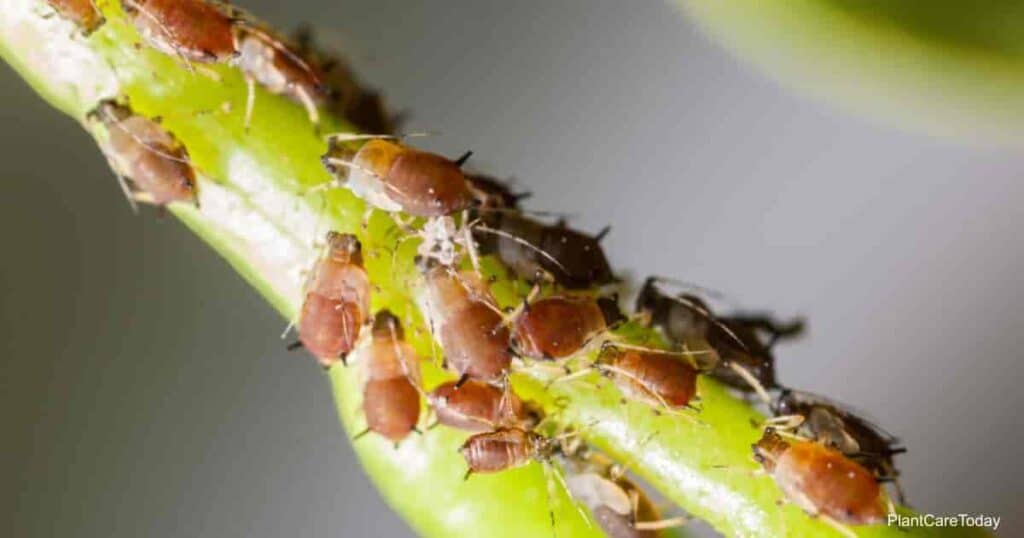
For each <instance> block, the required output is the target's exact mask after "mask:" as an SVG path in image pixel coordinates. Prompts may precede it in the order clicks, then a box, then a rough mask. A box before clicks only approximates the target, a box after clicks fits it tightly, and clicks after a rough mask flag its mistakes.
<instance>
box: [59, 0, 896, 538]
mask: <svg viewBox="0 0 1024 538" xmlns="http://www.w3.org/2000/svg"><path fill="white" fill-rule="evenodd" d="M122 3H123V6H124V8H125V12H126V14H127V15H128V16H129V18H130V19H131V21H132V22H133V23H134V25H135V26H136V28H137V29H138V30H139V33H140V35H141V36H142V37H143V39H144V41H145V42H146V43H147V44H148V45H150V46H151V47H153V48H154V49H156V50H159V51H161V52H164V53H166V54H170V55H173V56H175V57H177V58H180V59H181V60H182V61H184V62H185V63H186V64H189V65H191V63H192V62H196V63H230V64H232V65H236V66H237V67H239V68H240V69H241V70H242V71H243V72H244V73H245V75H246V77H247V80H248V81H249V82H250V94H249V110H250V111H251V106H252V98H253V93H252V85H254V84H259V85H261V86H263V87H265V88H266V89H268V90H269V91H271V92H273V93H277V94H280V95H284V96H287V97H289V98H292V99H294V100H296V101H297V102H299V103H301V104H302V105H303V106H304V107H305V108H306V109H307V111H308V113H309V116H310V119H311V120H312V121H314V122H317V121H318V117H319V116H318V111H317V107H318V106H319V105H321V104H323V103H324V102H325V99H326V98H327V97H328V93H329V92H328V89H327V85H326V84H325V83H324V82H323V81H324V80H326V79H325V77H324V72H325V70H324V69H323V65H322V64H319V63H318V62H316V61H314V60H313V59H312V58H313V56H314V55H313V54H311V52H310V47H309V46H308V41H306V43H307V44H306V45H303V46H301V47H292V46H290V45H287V44H286V43H285V41H284V40H283V39H281V38H279V37H277V36H275V35H274V34H272V33H271V32H270V31H269V30H267V29H265V28H264V27H263V26H261V25H258V24H256V23H254V22H252V21H251V20H250V19H249V18H248V17H244V16H242V14H240V13H239V12H237V11H236V10H234V9H233V8H229V7H227V6H226V5H224V4H220V3H215V2H211V1H205V0H123V2H122ZM50 5H51V6H52V7H53V9H54V10H55V11H56V12H57V13H58V14H60V15H61V16H62V17H65V18H67V19H69V20H72V21H74V22H75V23H76V24H78V26H79V27H80V29H81V31H82V33H83V34H84V35H88V34H89V33H91V32H93V31H95V30H96V29H97V28H98V27H99V26H100V25H101V24H103V15H102V13H101V12H100V10H99V9H97V8H96V5H95V4H94V3H93V2H92V1H90V0H85V1H56V0H50ZM340 78H341V79H342V80H341V83H340V86H341V87H342V88H344V91H345V92H346V98H345V99H347V102H352V103H357V102H362V103H364V105H365V103H378V104H379V101H377V100H376V98H375V96H373V95H372V94H368V93H365V92H363V91H362V90H360V89H359V87H358V86H357V85H355V83H354V82H352V80H351V77H349V76H348V75H347V71H342V75H340ZM360 106H363V105H360ZM370 109H372V110H369V111H368V113H367V115H366V116H365V117H366V118H367V122H368V123H372V124H374V125H376V126H378V127H380V126H384V125H386V124H387V121H386V119H385V118H386V116H385V115H383V114H382V113H379V112H380V107H379V106H377V105H372V106H370ZM351 112H352V111H351V110H349V111H348V112H347V113H351ZM364 112H366V110H364ZM247 118H248V114H247ZM87 120H88V121H89V122H91V123H93V124H95V125H97V126H99V127H102V131H103V132H104V134H103V135H102V136H100V139H101V142H100V144H101V147H102V149H103V152H104V154H105V155H106V156H107V159H108V161H109V162H110V165H111V168H112V169H113V170H114V172H115V173H116V174H117V176H118V177H119V179H120V181H121V185H122V187H123V188H124V190H125V193H126V195H127V196H128V197H129V199H130V200H132V201H133V202H134V201H141V202H146V203H151V204H156V205H165V204H168V203H173V202H192V203H195V202H196V200H197V197H196V189H197V185H196V173H195V170H194V168H193V166H192V164H191V162H190V160H189V156H188V152H187V150H186V149H185V147H184V146H183V145H182V143H181V142H179V141H178V140H177V139H176V138H175V137H174V135H173V134H171V133H170V132H168V131H167V130H166V129H164V128H163V127H162V126H161V124H160V121H159V118H149V117H145V116H144V115H141V114H138V113H136V112H134V111H133V110H132V109H131V107H130V106H129V105H128V103H127V102H123V101H120V102H119V101H115V100H104V101H102V102H100V103H98V104H97V106H96V107H95V108H94V109H93V110H92V111H91V112H90V113H89V114H88V115H87ZM247 121H248V120H247ZM328 140H329V141H328V144H327V147H326V152H325V154H324V156H323V159H322V160H323V165H324V166H325V168H326V169H327V171H328V172H329V173H331V174H332V175H333V176H334V180H333V181H331V182H330V183H328V184H326V186H325V187H326V188H341V187H344V188H348V189H350V190H351V191H352V192H353V193H355V194H356V195H358V196H359V197H361V198H362V199H363V200H364V201H365V202H367V204H368V205H369V206H370V208H371V209H375V210H380V211H384V212H387V213H393V214H404V215H406V216H408V217H413V219H412V220H411V221H409V222H404V221H402V222H400V226H399V229H400V230H404V231H406V232H410V233H411V234H415V235H419V236H420V237H421V238H422V239H423V240H424V242H425V243H426V242H427V237H428V234H426V233H425V232H424V230H426V229H428V228H430V229H432V230H434V232H432V234H433V235H431V236H430V240H431V241H434V242H439V243H443V244H445V245H447V247H446V248H447V251H446V252H448V254H447V255H445V256H438V255H434V254H433V253H434V252H435V251H434V250H432V249H427V250H422V249H421V253H424V252H425V253H426V254H425V255H423V256H422V259H420V260H419V261H420V263H419V268H420V275H419V281H418V283H417V284H416V286H415V287H416V289H417V290H418V292H417V297H416V299H417V302H418V304H419V305H420V309H421V313H422V315H423V317H424V319H425V320H426V322H427V325H428V327H429V329H430V331H431V334H432V335H433V337H434V338H435V340H437V341H438V342H439V344H440V348H441V350H442V352H443V357H444V362H443V365H444V368H445V369H446V370H448V371H449V372H450V373H451V379H450V380H448V381H445V382H443V383H441V384H439V385H437V386H435V387H433V388H431V389H427V388H424V387H423V385H422V383H423V382H422V377H421V374H420V365H421V361H422V360H423V359H422V358H421V357H420V356H419V355H418V354H417V352H416V350H415V349H414V348H413V346H412V345H410V344H409V343H408V342H407V341H406V339H405V331H404V329H403V326H402V323H401V321H400V320H399V318H398V317H396V316H395V315H393V314H392V313H390V312H388V311H387V310H379V311H377V312H373V311H372V304H373V303H372V300H371V299H372V297H371V296H372V294H373V285H372V283H371V281H370V277H369V275H368V274H367V271H366V269H365V268H364V265H363V253H362V246H361V243H360V241H359V239H358V238H357V236H356V235H353V234H351V233H340V232H329V233H328V234H327V237H326V246H325V247H324V251H323V253H322V254H321V256H320V258H319V259H318V260H317V261H316V264H315V266H314V267H312V268H311V272H310V274H309V278H308V281H307V284H306V286H305V289H304V290H303V293H304V295H303V302H302V308H301V312H300V315H299V318H298V320H297V328H298V334H299V343H298V345H301V346H302V347H304V348H305V349H306V350H308V351H309V352H310V353H311V354H312V355H313V356H315V357H316V359H317V360H318V361H319V363H320V364H321V365H322V366H324V367H327V368H329V367H333V366H335V365H336V364H337V363H339V362H341V363H345V364H348V363H349V362H351V363H352V364H354V365H357V366H358V367H359V368H361V369H362V370H363V372H364V373H365V375H364V378H365V382H364V384H363V389H362V390H363V394H362V397H363V413H364V416H365V419H366V432H372V433H374V434H376V435H379V436H381V437H383V438H385V439H387V440H389V441H391V442H393V443H395V444H398V443H400V442H402V441H403V440H404V439H406V438H407V437H408V436H409V435H410V434H412V433H413V432H419V431H422V429H421V428H420V423H421V421H422V420H423V419H424V418H425V414H424V413H423V412H422V409H421V406H422V404H423V402H426V403H427V404H428V406H429V408H430V410H431V411H430V414H432V415H433V417H434V424H433V425H432V426H431V427H433V426H442V427H449V428H454V429H457V430H461V431H465V432H467V434H468V435H469V436H468V437H467V439H466V440H465V442H464V444H463V445H462V447H461V448H460V453H461V454H462V456H463V457H464V458H465V460H466V464H467V477H469V476H470V475H471V474H474V473H493V472H500V471H503V470H507V469H511V468H514V467H519V466H522V465H526V464H528V463H530V462H533V461H540V462H543V463H545V465H548V464H550V463H551V462H557V463H558V464H559V465H560V466H561V468H562V469H563V471H562V473H556V474H557V476H559V477H560V480H562V481H563V482H564V483H565V485H566V486H567V487H568V489H569V491H570V492H571V493H572V495H573V496H574V497H575V498H576V499H577V500H579V501H580V502H581V503H582V504H583V505H585V506H586V507H587V508H589V509H590V511H591V512H592V514H593V516H594V519H595V521H596V522H597V523H598V524H599V525H600V526H601V528H602V529H603V530H604V531H605V532H606V533H607V534H608V535H609V536H613V537H616V538H626V537H640V536H652V535H653V534H652V533H654V532H656V531H657V530H659V529H662V528H665V527H667V526H670V525H673V524H678V523H679V522H680V521H679V520H678V519H667V520H664V519H661V517H660V515H659V514H658V511H657V509H656V508H655V507H654V505H653V504H652V503H651V502H650V501H649V499H647V497H646V496H645V495H644V494H643V492H642V491H641V489H640V488H639V487H637V486H636V485H635V484H633V483H632V482H630V481H629V479H628V478H627V477H625V476H624V475H623V474H622V473H621V472H620V471H619V470H617V468H616V467H615V466H613V465H612V464H611V463H610V462H608V461H606V460H605V459H603V457H602V456H601V455H600V454H597V453H593V452H591V451H590V450H588V449H587V448H586V447H585V446H583V445H582V444H581V443H580V442H579V440H578V436H579V433H564V432H562V433H558V432H556V433H551V432H550V428H544V427H542V425H543V424H544V423H546V422H548V421H549V419H550V418H551V417H548V418H545V417H544V416H543V413H542V412H541V411H540V410H539V409H538V408H536V407H535V406H534V405H532V404H531V403H530V402H525V401H522V400H521V399H520V398H519V397H518V396H517V395H516V394H515V392H514V390H513V388H512V385H511V383H510V381H509V374H510V372H511V371H512V370H513V369H514V368H516V367H518V366H517V365H520V364H529V363H542V364H543V363H554V364H556V365H558V366H561V367H562V368H564V369H565V370H566V373H565V376H564V378H563V379H561V380H568V379H571V378H573V377H575V376H581V375H582V374H585V373H586V372H588V371H591V370H596V371H597V372H599V373H601V374H602V375H603V376H605V377H607V378H609V379H610V380H611V381H612V382H613V383H614V385H615V386H616V387H617V388H618V389H619V391H620V392H621V393H622V394H623V396H624V398H626V399H628V400H630V401H636V402H641V403H644V404H647V405H649V406H650V407H652V408H653V409H654V410H656V411H658V412H661V411H668V412H673V413H674V412H679V411H682V410H684V409H690V410H694V409H696V406H695V405H694V403H695V402H696V401H697V399H698V383H697V380H698V377H699V376H702V375H703V376H707V377H710V378H713V379H716V380H718V381H720V382H721V383H723V384H725V385H727V386H728V387H730V388H732V389H735V390H737V391H739V392H741V393H743V394H745V395H748V396H749V395H756V396H757V397H759V398H760V400H761V401H762V402H763V403H764V405H765V406H766V409H767V410H768V411H769V412H770V414H771V415H772V416H771V418H768V419H767V420H766V421H765V424H764V428H763V436H762V437H761V439H760V440H759V441H758V442H756V443H755V444H754V445H753V447H752V448H753V458H754V459H755V460H756V461H757V462H758V463H760V464H761V465H762V466H763V467H764V470H765V471H766V472H767V473H769V474H771V475H772V476H773V477H774V479H775V480H776V482H777V483H778V485H779V487H780V489H781V490H782V492H783V493H784V495H785V496H786V498H787V499H789V500H790V501H792V502H794V503H795V504H797V505H799V506H800V507H801V508H802V509H804V510H805V511H807V512H808V513H810V514H812V515H814V516H817V517H821V518H823V519H825V520H827V521H829V522H831V523H833V524H834V525H836V526H837V527H838V528H841V529H845V527H844V525H861V524H872V523H877V522H879V521H881V520H882V518H883V517H884V515H885V512H886V510H887V509H890V508H887V498H886V495H885V493H884V492H883V490H882V488H881V487H880V484H883V483H887V482H892V483H895V481H896V479H897V478H898V476H899V472H898V471H897V469H896V466H895V465H894V462H893V457H894V456H895V455H897V454H900V453H902V452H903V451H904V449H903V448H902V447H899V446H898V441H897V440H896V439H895V438H894V437H892V436H891V435H889V434H887V433H885V432H883V431H882V430H881V429H879V428H877V427H876V426H874V425H872V424H871V423H870V422H868V421H867V420H865V419H863V418H861V417H859V416H857V415H856V414H855V413H853V412H851V411H849V410H847V409H845V408H844V407H843V406H841V405H839V404H836V403H834V402H830V401H828V400H826V399H825V398H822V397H820V396H815V395H812V394H809V393H805V392H800V391H795V390H791V389H788V388H785V387H783V386H782V385H780V384H779V382H778V381H777V379H776V374H775V359H774V356H773V353H772V348H773V347H774V345H775V344H776V343H777V342H779V341H782V340H784V339H787V338H791V337H794V336H797V335H798V334H799V333H800V332H801V330H802V328H803V325H802V322H800V321H792V322H787V323H780V322H778V321H776V320H774V319H773V318H771V317H770V316H764V315H747V314H742V313H740V314H730V315H722V316H720V315H718V314H716V313H715V312H713V311H712V309H711V308H710V307H709V306H708V304H707V302H706V301H705V299H704V298H702V297H701V296H699V294H698V293H689V292H687V293H680V294H671V293H669V292H666V291H665V290H664V288H663V286H664V283H663V282H662V281H660V280H658V279H655V278H650V279H648V280H647V281H646V282H645V283H644V286H643V288H642V290H641V291H640V293H639V296H638V297H637V299H636V308H635V313H633V314H632V315H631V316H630V317H628V318H627V317H626V316H625V315H624V314H623V312H622V311H621V310H620V307H619V304H618V300H617V296H614V295H608V292H609V290H608V289H607V288H608V287H609V286H610V285H612V284H614V283H616V282H617V279H616V278H615V276H614V274H613V273H612V271H611V268H610V265H609V264H608V261H607V259H606V257H605V255H604V252H603V251H602V248H601V246H600V240H601V238H602V237H603V235H604V233H605V232H601V233H599V234H597V235H596V236H590V235H588V234H585V233H583V232H579V231H576V230H572V229H571V228H569V227H568V226H567V225H566V224H565V223H564V222H557V223H555V224H547V223H544V222H541V221H538V220H535V219H533V218H530V217H528V216H526V215H525V214H524V213H523V212H522V211H521V210H520V208H519V204H518V203H519V200H520V199H522V198H523V197H524V196H525V195H523V194H517V193H514V192H513V191H512V190H511V189H509V188H508V187H507V186H506V185H504V184H503V183H502V182H501V181H499V180H496V179H494V178H491V177H488V176H480V175H474V174H471V173H467V172H466V171H464V170H463V165H464V164H465V161H466V159H468V157H469V153H467V154H465V155H463V156H462V157H460V158H458V159H454V160H451V159H448V158H446V157H443V156H441V155H438V154H435V153H430V152H426V151H422V150H419V149H416V148H413V147H411V146H409V145H407V144H405V143H404V142H403V141H400V140H399V139H397V138H394V137H390V136H386V135H336V136H332V137H329V139H328ZM432 248H434V247H432ZM442 250H443V249H442ZM488 255H489V256H493V257H494V258H496V259H498V260H500V261H501V262H502V263H503V265H504V266H505V267H506V268H507V269H508V271H509V272H510V274H511V276H513V277H516V278H518V279H522V280H526V281H528V282H529V283H531V285H532V286H533V287H532V289H531V292H530V293H529V295H528V297H527V298H526V299H525V300H523V302H522V304H519V305H512V306H507V307H504V308H503V307H502V306H500V305H499V304H498V302H497V301H496V300H495V297H494V295H493V294H492V292H491V290H490V287H489V282H488V280H487V279H486V278H484V277H483V275H482V273H481V271H480V270H479V268H478V261H479V257H480V256H488ZM464 262H467V263H464ZM595 289H596V291H595ZM630 321H632V322H637V321H639V322H640V323H643V324H646V325H647V326H648V327H650V328H652V329H653V330H655V331H657V332H659V333H660V334H661V336H662V337H664V339H665V340H666V341H667V342H668V343H669V344H670V347H669V348H668V349H655V348H647V347H638V346H633V345H628V344H626V343H624V342H622V341H620V340H619V338H617V337H616V336H615V331H614V329H615V328H616V327H618V326H619V325H621V324H623V323H626V322H630ZM591 352H593V353H591ZM588 357H594V358H593V359H588ZM579 360H583V363H584V364H583V365H582V366H581V367H578V368H577V369H576V370H575V371H571V369H570V367H569V364H570V363H574V364H575V363H578V362H579ZM561 380H559V381H561ZM773 393H774V394H773ZM424 429H425V428H424ZM546 468H547V467H546ZM896 491H897V493H898V496H899V497H900V499H902V492H901V491H900V490H899V487H898V485H897V486H896Z"/></svg>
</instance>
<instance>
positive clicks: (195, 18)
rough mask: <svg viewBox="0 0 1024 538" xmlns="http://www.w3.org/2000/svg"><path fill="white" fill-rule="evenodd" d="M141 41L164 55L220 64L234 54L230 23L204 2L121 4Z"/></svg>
mask: <svg viewBox="0 0 1024 538" xmlns="http://www.w3.org/2000/svg"><path fill="white" fill-rule="evenodd" d="M121 3H122V5H123V6H124V10H125V13H127V14H128V16H129V17H130V18H131V20H132V23H133V24H135V28H136V29H137V30H138V31H139V34H141V35H142V37H143V39H145V40H146V42H147V43H148V44H149V45H150V46H151V47H153V48H155V49H157V50H159V51H160V52H163V53H165V54H169V55H173V56H179V57H182V58H185V59H187V60H189V61H195V62H207V63H223V62H227V61H229V60H231V59H232V58H233V57H234V56H235V55H236V53H237V44H236V42H235V30H234V20H233V19H232V18H231V17H230V16H229V15H228V14H227V13H226V12H225V10H224V9H222V8H221V7H220V6H217V5H215V4H212V3H210V2H207V1H206V0H122V2H121Z"/></svg>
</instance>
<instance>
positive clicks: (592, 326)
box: [512, 295, 621, 359]
mask: <svg viewBox="0 0 1024 538" xmlns="http://www.w3.org/2000/svg"><path fill="white" fill-rule="evenodd" d="M609 302H611V304H609ZM616 315H618V316H619V317H621V315H620V314H619V313H618V308H617V306H616V305H615V304H614V301H612V300H610V299H595V298H593V297H588V296H571V295H557V296H552V297H545V298H543V299H540V300H537V301H534V302H532V303H529V304H527V305H525V306H524V308H523V311H522V312H521V313H520V314H519V315H518V316H517V317H516V319H515V325H514V328H513V335H512V342H513V345H514V346H515V349H516V350H517V351H518V352H519V354H520V355H522V356H524V357H529V358H532V359H561V358H565V357H569V356H572V355H574V354H575V353H577V352H579V351H580V350H581V349H583V347H584V346H586V345H587V344H588V343H589V342H591V341H592V340H593V339H594V338H595V337H596V336H597V335H599V334H601V333H602V332H603V331H605V330H606V329H607V328H608V326H609V325H610V324H612V323H615V322H616V321H618V318H616V317H615V316H616Z"/></svg>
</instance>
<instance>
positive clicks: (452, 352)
mask: <svg viewBox="0 0 1024 538" xmlns="http://www.w3.org/2000/svg"><path fill="white" fill-rule="evenodd" d="M424 279H425V286H424V291H423V296H422V297H421V303H422V304H423V307H424V311H425V312H426V317H427V319H428V320H430V324H431V327H432V328H433V331H434V333H435V335H437V336H438V339H439V340H440V341H441V347H442V348H443V350H444V354H445V365H446V367H447V368H448V369H449V370H451V371H453V372H455V373H456V374H458V375H460V376H462V377H463V379H462V381H464V380H465V379H468V378H472V379H479V380H482V381H489V382H497V381H500V380H502V379H503V378H504V377H505V374H506V373H507V372H508V369H509V366H510V365H511V363H512V354H511V352H510V349H509V347H510V340H511V338H510V334H509V330H508V327H506V325H505V320H504V318H503V317H502V315H501V313H500V312H499V311H498V308H497V306H495V303H494V299H493V297H491V294H490V292H489V291H488V290H487V286H486V284H484V283H483V281H481V280H480V278H479V276H477V274H476V273H473V272H469V271H463V272H455V271H453V270H450V269H448V268H446V267H444V266H440V265H438V266H434V267H432V268H429V269H427V271H426V274H425V276H424Z"/></svg>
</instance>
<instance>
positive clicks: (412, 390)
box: [358, 310, 420, 443]
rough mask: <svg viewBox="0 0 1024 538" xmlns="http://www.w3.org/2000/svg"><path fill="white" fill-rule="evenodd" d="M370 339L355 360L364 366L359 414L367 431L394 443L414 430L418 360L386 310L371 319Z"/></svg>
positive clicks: (418, 373)
mask: <svg viewBox="0 0 1024 538" xmlns="http://www.w3.org/2000/svg"><path fill="white" fill-rule="evenodd" d="M372 336H373V337H372V339H371V340H370V342H369V343H368V345H367V346H366V347H365V348H361V349H360V350H359V352H358V357H359V359H360V361H361V362H364V363H365V367H366V372H367V375H366V377H367V381H366V385H365V386H364V387H363V413H364V414H365V415H366V425H367V431H372V432H374V433H376V434H378V435H381V436H382V437H385V438H387V439H390V440H391V441H393V442H395V443H398V442H399V441H401V440H402V439H405V437H406V436H408V435H409V434H410V433H411V432H413V431H416V424H417V423H418V422H419V417H420V390H419V388H418V387H419V383H420V359H419V356H418V355H417V354H416V351H415V350H414V349H413V348H412V346H410V345H409V344H408V343H407V342H405V340H404V334H403V332H402V326H401V323H400V322H399V321H398V318H396V317H395V316H394V314H392V313H391V312H388V311H387V310H382V311H381V312H379V313H378V314H377V316H376V317H375V318H374V322H373V333H372Z"/></svg>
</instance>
